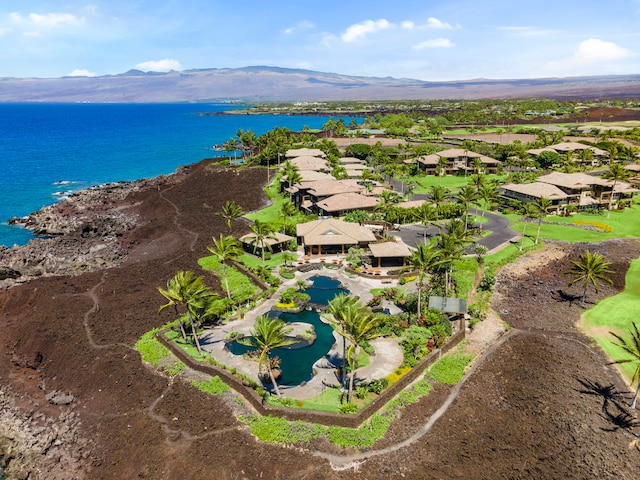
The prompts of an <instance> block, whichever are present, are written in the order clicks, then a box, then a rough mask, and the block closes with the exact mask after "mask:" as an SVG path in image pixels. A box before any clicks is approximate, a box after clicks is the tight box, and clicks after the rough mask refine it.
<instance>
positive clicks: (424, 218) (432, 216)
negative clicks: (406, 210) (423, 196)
mask: <svg viewBox="0 0 640 480" xmlns="http://www.w3.org/2000/svg"><path fill="white" fill-rule="evenodd" d="M413 216H414V218H415V219H416V220H418V221H419V222H420V223H422V224H423V225H424V242H425V243H426V241H427V228H428V227H429V225H430V224H431V223H433V222H435V221H436V220H437V218H438V210H437V209H436V207H434V206H433V205H431V204H430V203H423V204H422V205H420V206H419V207H417V208H416V209H415V210H414V212H413Z"/></svg>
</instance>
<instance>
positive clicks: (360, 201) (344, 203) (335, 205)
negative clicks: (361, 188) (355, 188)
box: [316, 192, 378, 212]
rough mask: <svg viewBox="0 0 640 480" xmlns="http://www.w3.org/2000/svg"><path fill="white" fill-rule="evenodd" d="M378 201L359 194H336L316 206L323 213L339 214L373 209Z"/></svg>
mask: <svg viewBox="0 0 640 480" xmlns="http://www.w3.org/2000/svg"><path fill="white" fill-rule="evenodd" d="M377 204H378V199H377V198H376V197H373V196H366V195H361V194H359V193H354V192H350V193H338V194H336V195H332V196H330V197H327V198H325V199H324V200H322V201H320V202H317V203H316V206H318V207H319V208H322V210H324V211H325V212H341V211H344V210H366V209H370V208H373V207H375V206H376V205H377Z"/></svg>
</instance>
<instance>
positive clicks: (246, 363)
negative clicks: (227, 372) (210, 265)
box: [200, 268, 403, 400]
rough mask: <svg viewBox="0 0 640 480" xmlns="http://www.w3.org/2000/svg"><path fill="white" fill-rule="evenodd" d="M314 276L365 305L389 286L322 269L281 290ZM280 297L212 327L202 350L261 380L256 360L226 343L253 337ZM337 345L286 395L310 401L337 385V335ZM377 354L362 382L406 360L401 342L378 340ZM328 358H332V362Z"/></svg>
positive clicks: (339, 352)
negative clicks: (376, 290)
mask: <svg viewBox="0 0 640 480" xmlns="http://www.w3.org/2000/svg"><path fill="white" fill-rule="evenodd" d="M315 275H326V276H328V277H332V278H336V279H338V280H339V281H340V282H342V283H343V285H345V286H347V287H348V289H349V291H350V294H351V295H353V296H357V297H359V298H360V300H361V301H362V303H367V302H368V301H369V300H370V299H371V298H372V297H373V295H372V294H371V289H373V288H380V287H384V286H388V285H386V284H383V283H382V280H380V279H375V278H363V277H356V278H351V277H347V276H346V275H345V273H344V269H342V268H340V269H338V270H333V269H327V268H323V269H321V270H313V271H311V272H306V273H300V272H297V273H296V276H295V278H293V279H288V280H285V281H284V282H283V283H282V286H281V287H280V289H279V291H281V290H283V289H286V288H289V287H294V286H295V284H296V282H297V281H299V280H308V279H309V278H311V277H313V276H315ZM278 298H279V297H278V295H277V294H276V295H274V296H273V297H272V298H269V299H267V300H266V301H265V302H263V303H262V304H261V305H260V306H258V307H257V308H255V309H253V310H252V311H251V312H249V313H248V314H247V315H245V316H244V318H241V319H235V320H232V321H230V322H228V323H226V324H224V325H220V326H217V327H213V328H211V329H209V330H206V331H204V332H203V334H202V335H201V337H200V343H201V345H202V348H203V349H204V350H205V351H207V352H209V353H210V354H211V356H212V357H213V358H214V359H215V360H216V361H218V362H220V363H222V364H224V365H226V366H227V367H229V368H235V369H236V370H237V371H238V372H240V373H242V374H244V375H246V376H248V377H249V378H252V379H254V380H255V381H259V379H258V375H257V373H258V372H257V370H258V369H257V364H256V362H254V361H250V360H246V359H245V358H243V356H241V355H234V354H233V353H231V352H230V351H229V350H227V349H226V348H225V341H226V339H227V338H228V335H229V334H230V333H231V332H238V333H240V334H244V335H250V331H251V329H252V328H253V325H254V323H255V319H256V318H258V317H259V316H260V315H263V314H265V313H268V312H269V311H270V310H271V309H272V308H273V307H274V306H275V304H276V303H277V302H278ZM333 335H334V338H335V342H334V344H333V346H332V348H331V350H330V351H329V352H327V353H328V356H327V357H323V358H320V359H318V361H317V362H316V363H315V364H314V366H313V371H314V372H315V375H314V376H313V377H312V378H311V379H310V380H309V381H308V382H306V383H304V384H301V385H296V386H286V385H279V387H280V390H281V392H282V394H283V396H285V397H287V398H292V399H300V400H303V399H308V398H313V397H316V396H318V395H320V394H321V393H323V392H324V390H326V388H328V386H329V385H336V384H337V383H338V378H337V376H336V367H337V366H338V365H340V364H341V363H342V358H343V356H344V353H343V347H342V346H343V341H342V337H339V336H338V334H336V333H335V332H334V334H333ZM371 344H372V346H373V347H374V349H375V350H376V352H377V354H376V355H372V356H371V357H370V364H369V365H368V366H367V367H364V368H362V369H360V370H358V378H359V379H361V380H372V379H375V378H383V377H385V376H387V375H389V374H391V373H393V371H394V370H395V369H396V368H398V367H399V366H400V364H401V363H402V360H403V356H402V350H401V348H400V346H399V345H398V343H397V342H396V341H394V340H389V339H376V340H374V341H372V342H371ZM328 359H331V361H329V360H328Z"/></svg>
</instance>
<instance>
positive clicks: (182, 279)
mask: <svg viewBox="0 0 640 480" xmlns="http://www.w3.org/2000/svg"><path fill="white" fill-rule="evenodd" d="M194 278H195V274H194V273H193V272H192V271H186V272H185V271H179V272H177V273H176V274H175V275H174V276H173V277H171V278H170V279H169V280H168V281H167V288H166V289H164V288H162V287H158V291H159V292H160V294H161V295H162V296H163V297H164V298H166V299H167V300H168V302H167V303H166V304H164V305H162V306H161V307H160V309H159V310H158V313H160V312H162V311H163V310H164V309H165V308H169V307H173V308H174V311H175V314H176V317H178V319H179V325H180V332H181V333H182V339H183V340H184V341H185V342H186V341H187V333H186V331H185V329H184V324H183V323H182V318H181V317H180V312H179V310H178V305H186V304H187V301H188V299H189V289H190V287H191V284H192V283H193V281H194Z"/></svg>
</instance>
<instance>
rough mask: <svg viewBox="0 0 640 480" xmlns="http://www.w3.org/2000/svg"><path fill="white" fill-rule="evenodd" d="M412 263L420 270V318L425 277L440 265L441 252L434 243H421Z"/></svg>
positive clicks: (412, 258)
mask: <svg viewBox="0 0 640 480" xmlns="http://www.w3.org/2000/svg"><path fill="white" fill-rule="evenodd" d="M411 263H412V264H413V266H414V267H416V269H417V270H418V317H420V315H421V314H422V310H421V305H422V304H421V300H422V289H423V286H424V277H425V275H426V274H427V273H429V272H430V271H431V270H433V268H434V267H435V266H437V265H439V264H440V263H442V260H441V259H440V252H439V251H438V250H436V249H435V248H434V246H433V244H432V243H419V244H417V245H416V250H414V251H413V253H412V254H411Z"/></svg>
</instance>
